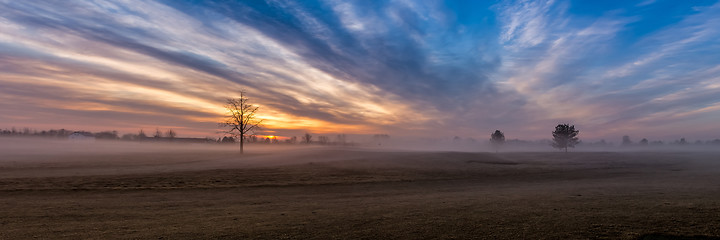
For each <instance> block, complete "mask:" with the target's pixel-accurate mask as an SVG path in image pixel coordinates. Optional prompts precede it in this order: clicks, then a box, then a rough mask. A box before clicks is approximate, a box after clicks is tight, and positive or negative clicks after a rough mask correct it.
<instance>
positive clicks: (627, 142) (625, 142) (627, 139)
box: [622, 135, 632, 146]
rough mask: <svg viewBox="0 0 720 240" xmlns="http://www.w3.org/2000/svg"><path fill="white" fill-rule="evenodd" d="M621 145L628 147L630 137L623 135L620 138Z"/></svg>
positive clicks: (630, 142) (630, 143)
mask: <svg viewBox="0 0 720 240" xmlns="http://www.w3.org/2000/svg"><path fill="white" fill-rule="evenodd" d="M622 145H623V146H630V145H632V141H631V140H630V136H628V135H625V136H623V137H622Z"/></svg>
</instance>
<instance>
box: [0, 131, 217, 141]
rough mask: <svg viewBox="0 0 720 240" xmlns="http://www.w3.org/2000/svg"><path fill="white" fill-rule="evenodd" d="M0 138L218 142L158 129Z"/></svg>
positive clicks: (11, 133) (14, 133) (24, 133)
mask: <svg viewBox="0 0 720 240" xmlns="http://www.w3.org/2000/svg"><path fill="white" fill-rule="evenodd" d="M0 136H26V137H46V138H60V139H76V140H87V139H102V140H124V141H174V142H217V140H215V139H212V138H178V137H176V136H177V134H176V133H175V131H174V130H172V129H169V130H167V131H166V132H161V131H160V130H159V129H156V131H155V133H154V134H153V135H152V136H148V135H147V134H145V132H144V131H143V130H140V132H138V134H132V133H128V134H123V135H122V136H120V135H119V133H118V132H117V131H101V132H95V133H93V132H90V131H84V130H80V131H75V130H68V129H64V128H62V129H50V130H40V131H38V130H34V129H30V128H22V129H20V130H19V129H17V128H14V127H13V128H11V129H3V130H1V131H0Z"/></svg>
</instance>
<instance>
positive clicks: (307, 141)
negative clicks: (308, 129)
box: [302, 133, 312, 144]
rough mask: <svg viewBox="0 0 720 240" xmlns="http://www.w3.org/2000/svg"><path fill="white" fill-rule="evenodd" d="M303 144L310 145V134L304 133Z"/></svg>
mask: <svg viewBox="0 0 720 240" xmlns="http://www.w3.org/2000/svg"><path fill="white" fill-rule="evenodd" d="M302 140H303V142H305V143H308V144H309V143H312V135H310V133H305V136H303V139H302Z"/></svg>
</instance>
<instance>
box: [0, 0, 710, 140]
mask: <svg viewBox="0 0 720 240" xmlns="http://www.w3.org/2000/svg"><path fill="white" fill-rule="evenodd" d="M0 23H1V24H0V100H1V102H0V128H10V127H13V126H15V127H26V126H27V127H31V128H38V129H46V128H60V127H64V128H71V129H86V130H110V129H115V130H119V131H121V132H135V131H137V129H140V128H144V129H150V130H152V129H154V128H156V127H159V128H163V129H164V128H173V129H175V130H176V131H177V132H178V133H179V134H180V135H188V136H216V135H217V133H216V132H217V131H218V130H217V124H216V123H217V122H219V121H220V120H221V117H222V115H223V107H222V104H223V101H224V99H225V98H228V97H235V96H236V95H237V93H238V92H239V91H240V90H241V89H244V90H246V91H247V94H248V95H249V96H250V97H251V100H252V101H253V102H255V103H256V104H258V105H259V106H260V107H261V112H262V113H261V115H260V116H261V117H262V118H265V119H267V120H266V122H265V131H266V132H264V134H275V135H281V136H292V135H296V136H299V135H300V134H301V133H304V132H306V131H308V132H313V133H318V134H333V133H349V134H375V133H388V134H391V135H406V136H440V137H446V136H461V137H473V138H479V139H482V138H485V137H487V135H489V134H490V133H491V132H492V131H494V130H495V129H500V130H503V131H505V132H506V135H507V137H508V138H511V139H512V138H521V139H542V138H549V137H550V136H549V135H550V132H551V131H552V130H553V128H554V126H555V125H556V124H558V123H561V122H569V123H571V124H575V125H576V126H577V127H578V129H579V130H580V131H581V134H580V136H581V138H582V137H584V138H586V139H602V138H605V139H608V140H612V139H615V138H617V139H619V138H620V137H621V136H622V135H630V136H631V137H633V138H638V139H639V138H642V137H646V138H649V139H651V140H652V139H661V140H669V139H677V138H680V137H685V138H688V139H714V138H718V137H720V124H719V123H718V120H719V119H720V41H719V40H718V39H720V4H718V2H717V1H661V0H657V1H651V0H650V1H560V0H558V1H496V2H494V1H410V0H406V1H333V0H327V1H9V0H7V1H5V0H3V1H0Z"/></svg>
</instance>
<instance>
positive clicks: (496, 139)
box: [490, 130, 505, 152]
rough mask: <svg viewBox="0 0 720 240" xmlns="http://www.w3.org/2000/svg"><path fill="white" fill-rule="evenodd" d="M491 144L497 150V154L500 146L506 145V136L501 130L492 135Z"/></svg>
mask: <svg viewBox="0 0 720 240" xmlns="http://www.w3.org/2000/svg"><path fill="white" fill-rule="evenodd" d="M490 144H492V145H493V147H494V148H495V152H498V150H499V149H500V146H502V145H503V144H505V134H504V133H503V132H501V131H500V130H495V132H494V133H492V134H490Z"/></svg>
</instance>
